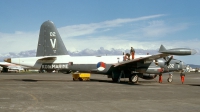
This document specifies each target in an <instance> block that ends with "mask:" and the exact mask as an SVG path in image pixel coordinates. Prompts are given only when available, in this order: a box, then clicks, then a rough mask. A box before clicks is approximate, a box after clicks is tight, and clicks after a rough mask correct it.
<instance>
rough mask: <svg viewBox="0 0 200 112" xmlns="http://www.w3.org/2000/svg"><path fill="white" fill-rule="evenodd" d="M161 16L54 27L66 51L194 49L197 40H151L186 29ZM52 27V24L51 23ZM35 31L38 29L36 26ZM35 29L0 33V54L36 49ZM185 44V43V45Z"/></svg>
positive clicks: (36, 36) (185, 25)
mask: <svg viewBox="0 0 200 112" xmlns="http://www.w3.org/2000/svg"><path fill="white" fill-rule="evenodd" d="M163 16H166V15H164V14H158V15H150V16H143V17H138V18H121V19H114V20H109V21H103V22H99V23H90V24H78V25H70V26H65V27H61V28H58V31H59V32H60V35H61V37H62V39H63V41H64V44H65V46H66V47H67V49H68V50H70V51H72V52H74V51H82V50H84V49H87V48H88V49H93V50H97V49H99V48H100V47H103V48H105V49H108V50H110V49H113V48H114V49H129V48H130V47H134V48H137V49H144V50H147V49H158V48H159V47H160V45H161V44H164V45H166V46H167V47H168V46H169V47H172V48H173V47H177V46H179V47H182V46H186V45H187V47H192V48H194V47H196V45H197V43H198V42H199V41H200V40H198V39H197V40H191V41H190V42H191V43H188V41H187V42H185V41H183V40H182V41H180V40H176V41H173V45H172V41H171V40H169V41H166V40H165V41H164V40H162V38H161V39H160V40H158V39H154V40H153V41H152V40H151V41H149V40H147V38H150V37H151V39H152V37H153V38H155V37H159V36H163V35H167V34H170V33H175V32H177V31H181V30H184V29H186V28H187V27H188V25H187V24H185V23H182V24H181V23H180V24H173V25H170V24H169V25H167V24H166V23H165V21H164V20H158V18H160V17H163ZM55 24H56V23H55ZM133 24H134V25H133ZM38 28H39V26H38ZM38 36H39V30H38V31H33V32H23V31H16V32H14V33H2V32H0V39H1V41H0V45H1V47H0V52H1V53H6V52H20V51H26V50H35V49H37V48H36V47H37V42H38ZM186 43H187V44H186Z"/></svg>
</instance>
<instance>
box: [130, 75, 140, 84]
mask: <svg viewBox="0 0 200 112" xmlns="http://www.w3.org/2000/svg"><path fill="white" fill-rule="evenodd" d="M138 78H139V77H138V75H137V74H131V75H130V76H129V82H132V83H137V82H138Z"/></svg>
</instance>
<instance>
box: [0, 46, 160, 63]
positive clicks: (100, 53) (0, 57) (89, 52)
mask: <svg viewBox="0 0 200 112" xmlns="http://www.w3.org/2000/svg"><path fill="white" fill-rule="evenodd" d="M135 51H136V54H141V55H145V54H147V53H149V54H156V53H158V52H157V51H158V50H142V49H135ZM123 52H125V53H129V52H130V50H129V49H114V48H112V49H110V50H107V49H104V48H103V47H101V48H99V49H98V50H92V49H84V50H81V51H73V52H72V51H68V54H69V55H71V56H105V55H122V54H123ZM35 56H36V50H28V51H22V52H19V53H14V52H8V53H2V54H0V61H3V60H4V59H5V58H17V57H35Z"/></svg>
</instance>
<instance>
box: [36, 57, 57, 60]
mask: <svg viewBox="0 0 200 112" xmlns="http://www.w3.org/2000/svg"><path fill="white" fill-rule="evenodd" d="M56 59H57V57H43V58H40V59H38V60H56Z"/></svg>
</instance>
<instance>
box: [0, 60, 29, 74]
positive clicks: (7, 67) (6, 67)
mask: <svg viewBox="0 0 200 112" xmlns="http://www.w3.org/2000/svg"><path fill="white" fill-rule="evenodd" d="M0 66H1V72H20V71H24V68H27V67H22V66H20V65H16V64H12V63H7V62H0Z"/></svg>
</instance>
